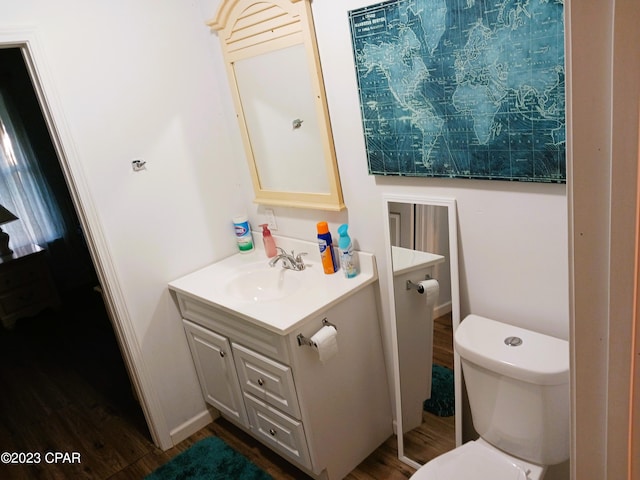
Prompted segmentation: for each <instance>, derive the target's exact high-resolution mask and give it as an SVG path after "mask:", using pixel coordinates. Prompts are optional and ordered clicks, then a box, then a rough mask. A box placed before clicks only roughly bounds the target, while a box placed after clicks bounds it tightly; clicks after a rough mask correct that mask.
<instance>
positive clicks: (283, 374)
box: [232, 343, 300, 418]
mask: <svg viewBox="0 0 640 480" xmlns="http://www.w3.org/2000/svg"><path fill="white" fill-rule="evenodd" d="M232 348H233V358H234V360H235V363H236V369H237V370H238V378H239V379H240V387H241V388H242V390H243V391H244V392H247V393H250V394H252V395H254V396H256V397H258V398H259V399H261V400H264V401H265V402H267V403H269V404H270V405H272V406H274V407H276V408H277V409H279V410H282V411H283V412H285V413H288V414H289V415H292V416H294V417H296V418H300V407H299V405H298V398H297V395H296V387H295V384H294V383H293V375H292V373H291V368H289V367H288V366H286V365H282V364H281V363H278V362H276V361H274V360H272V359H270V358H267V357H265V356H263V355H260V354H259V353H257V352H254V351H253V350H250V349H248V348H246V347H244V346H242V345H239V344H237V343H233V344H232Z"/></svg>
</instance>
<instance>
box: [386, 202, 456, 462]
mask: <svg viewBox="0 0 640 480" xmlns="http://www.w3.org/2000/svg"><path fill="white" fill-rule="evenodd" d="M383 203H384V207H383V208H384V212H383V214H384V218H385V222H384V223H385V234H386V244H387V264H388V265H389V266H390V268H389V274H388V275H389V278H388V285H389V305H390V310H391V312H390V314H391V318H392V325H393V326H392V329H391V331H392V335H393V337H394V338H393V340H394V368H395V375H394V377H395V392H396V431H397V437H398V458H399V459H400V460H402V461H403V462H404V463H407V464H408V465H411V466H412V467H414V468H419V467H420V466H421V465H423V464H425V463H427V462H428V461H430V460H432V459H433V458H435V457H436V456H438V455H441V454H443V453H445V452H446V451H448V450H451V449H453V448H455V447H457V446H459V445H461V444H462V415H461V412H462V395H461V388H462V387H461V384H462V381H461V378H462V377H461V375H462V371H461V368H460V357H459V355H458V354H457V353H455V351H454V349H453V331H454V330H455V329H456V328H457V327H458V325H459V324H460V293H459V281H458V278H459V275H458V236H457V214H456V202H455V199H453V198H437V197H422V196H405V195H385V196H384V202H383ZM407 281H411V282H412V283H413V284H421V285H423V286H426V288H427V291H425V292H424V293H422V294H420V293H419V292H418V291H416V289H414V288H409V287H408V286H407ZM434 281H435V282H434ZM432 294H433V295H432ZM429 295H432V297H431V298H429Z"/></svg>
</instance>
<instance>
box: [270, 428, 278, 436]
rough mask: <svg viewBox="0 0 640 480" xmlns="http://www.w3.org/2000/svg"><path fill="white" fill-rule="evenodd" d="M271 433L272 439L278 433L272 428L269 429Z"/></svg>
mask: <svg viewBox="0 0 640 480" xmlns="http://www.w3.org/2000/svg"><path fill="white" fill-rule="evenodd" d="M269 433H270V434H271V436H272V437H275V436H276V433H278V432H276V431H275V430H274V429H273V428H270V429H269Z"/></svg>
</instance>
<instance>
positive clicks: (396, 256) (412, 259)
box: [391, 246, 445, 276]
mask: <svg viewBox="0 0 640 480" xmlns="http://www.w3.org/2000/svg"><path fill="white" fill-rule="evenodd" d="M444 260H445V258H444V257H443V256H442V255H437V254H435V253H428V252H421V251H419V250H411V249H408V248H402V247H393V246H392V247H391V261H392V262H393V275H394V276H398V275H402V274H404V273H409V272H412V271H414V270H418V269H419V268H427V267H432V266H434V265H438V264H439V263H442V262H444Z"/></svg>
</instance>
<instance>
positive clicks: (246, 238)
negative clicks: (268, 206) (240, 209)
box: [233, 215, 253, 253]
mask: <svg viewBox="0 0 640 480" xmlns="http://www.w3.org/2000/svg"><path fill="white" fill-rule="evenodd" d="M233 226H234V228H235V231H236V240H237V241H238V249H239V250H240V253H249V252H251V251H252V250H253V236H252V235H251V228H250V227H249V219H248V218H247V216H246V215H238V216H235V217H233Z"/></svg>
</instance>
